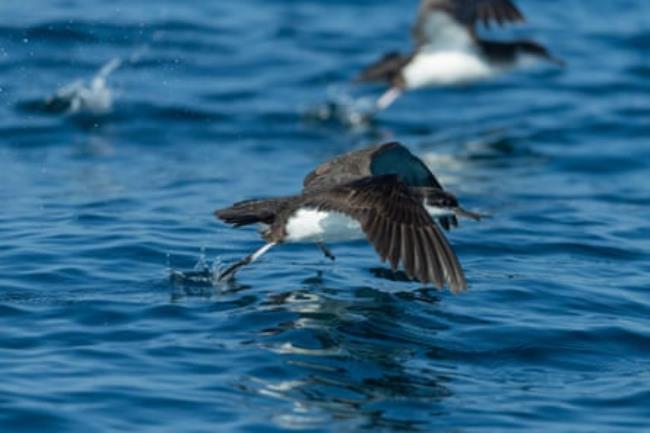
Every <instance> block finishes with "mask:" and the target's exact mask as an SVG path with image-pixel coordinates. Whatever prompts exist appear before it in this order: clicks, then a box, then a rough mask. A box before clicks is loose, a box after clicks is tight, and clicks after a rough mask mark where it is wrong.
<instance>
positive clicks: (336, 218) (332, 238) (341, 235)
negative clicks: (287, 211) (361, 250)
mask: <svg viewBox="0 0 650 433" xmlns="http://www.w3.org/2000/svg"><path fill="white" fill-rule="evenodd" d="M425 207H426V209H427V211H428V212H429V214H430V215H431V216H432V217H433V218H439V217H442V216H447V215H452V214H453V213H452V212H451V211H450V210H449V209H444V208H438V207H432V206H425ZM285 230H286V232H287V236H286V238H285V239H284V241H285V242H291V243H302V242H345V241H353V240H357V239H365V238H366V235H365V234H364V233H363V231H362V230H361V224H359V222H358V221H357V220H355V219H353V218H351V217H349V216H347V215H344V214H342V213H338V212H328V211H322V210H317V209H308V208H304V209H299V210H298V211H297V212H296V213H295V214H294V215H293V216H292V217H291V218H289V220H288V221H287V225H286V227H285Z"/></svg>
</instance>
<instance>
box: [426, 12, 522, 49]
mask: <svg viewBox="0 0 650 433" xmlns="http://www.w3.org/2000/svg"><path fill="white" fill-rule="evenodd" d="M523 21H525V18H524V15H523V14H522V13H521V11H520V10H519V8H517V6H516V5H515V4H514V3H513V2H512V0H422V2H421V3H420V8H419V10H418V16H417V20H416V23H415V27H414V29H413V37H414V39H415V43H416V45H417V46H418V47H420V46H422V45H427V44H431V43H435V42H436V38H440V37H443V38H451V37H454V38H460V36H461V31H462V32H464V33H465V34H466V35H467V36H468V37H472V38H473V37H474V35H475V28H476V24H477V23H482V24H483V25H485V26H487V27H489V26H490V24H491V23H497V24H499V25H500V26H502V25H504V24H506V23H515V22H523Z"/></svg>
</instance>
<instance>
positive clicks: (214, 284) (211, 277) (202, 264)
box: [167, 248, 227, 290]
mask: <svg viewBox="0 0 650 433" xmlns="http://www.w3.org/2000/svg"><path fill="white" fill-rule="evenodd" d="M167 260H168V262H167V270H168V272H169V279H170V280H171V282H172V283H173V284H174V286H175V287H176V288H180V289H183V290H187V289H188V288H203V289H206V288H208V289H212V288H221V287H222V286H223V285H224V282H223V281H221V280H220V278H219V277H220V276H221V275H222V274H223V272H224V271H225V269H226V268H227V267H226V264H225V263H224V262H223V261H222V260H221V258H220V257H216V258H215V259H214V260H212V261H210V260H208V258H207V257H206V254H205V248H201V253H200V255H199V258H198V259H197V262H196V264H195V265H194V266H193V268H192V270H190V271H181V270H178V269H174V268H173V267H172V266H171V263H170V261H169V258H168V259H167Z"/></svg>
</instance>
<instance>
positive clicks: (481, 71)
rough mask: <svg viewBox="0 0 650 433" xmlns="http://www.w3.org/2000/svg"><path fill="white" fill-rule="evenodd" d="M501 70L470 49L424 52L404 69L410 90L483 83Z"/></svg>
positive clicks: (416, 56)
mask: <svg viewBox="0 0 650 433" xmlns="http://www.w3.org/2000/svg"><path fill="white" fill-rule="evenodd" d="M499 72H500V71H499V70H498V69H497V68H495V67H493V66H492V65H490V64H489V63H488V62H487V61H485V59H484V58H483V57H482V56H480V55H478V54H477V53H475V52H473V51H468V50H433V51H428V50H425V51H421V52H419V53H418V54H416V55H415V57H414V58H413V60H411V62H410V63H409V64H408V65H406V66H405V67H404V70H403V72H402V76H403V77H404V81H405V83H406V88H407V89H417V88H421V87H429V86H449V85H458V84H466V83H471V82H474V81H479V80H484V79H487V78H490V77H491V76H493V75H496V74H498V73H499Z"/></svg>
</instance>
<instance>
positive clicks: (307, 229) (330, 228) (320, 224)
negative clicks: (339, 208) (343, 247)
mask: <svg viewBox="0 0 650 433" xmlns="http://www.w3.org/2000/svg"><path fill="white" fill-rule="evenodd" d="M285 230H286V232H287V237H286V238H285V239H284V240H285V242H344V241H350V240H356V239H362V238H364V237H365V235H364V234H363V232H362V231H361V225H360V224H359V222H358V221H357V220H355V219H353V218H350V217H349V216H347V215H344V214H341V213H338V212H327V211H321V210H318V209H299V210H298V211H297V212H296V213H295V214H294V215H293V216H292V217H291V218H289V220H288V221H287V225H286V227H285Z"/></svg>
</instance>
